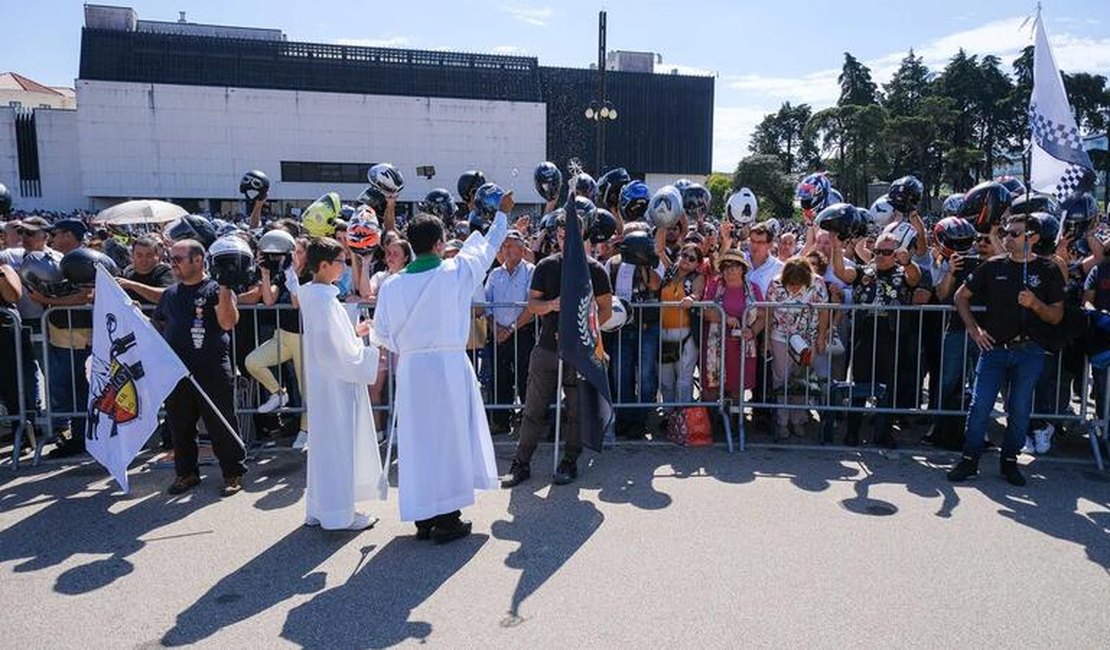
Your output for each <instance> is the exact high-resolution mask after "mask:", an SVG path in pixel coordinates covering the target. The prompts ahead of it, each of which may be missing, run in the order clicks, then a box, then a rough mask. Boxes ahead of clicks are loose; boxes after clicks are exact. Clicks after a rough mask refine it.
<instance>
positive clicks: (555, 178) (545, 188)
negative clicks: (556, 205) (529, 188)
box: [532, 162, 563, 201]
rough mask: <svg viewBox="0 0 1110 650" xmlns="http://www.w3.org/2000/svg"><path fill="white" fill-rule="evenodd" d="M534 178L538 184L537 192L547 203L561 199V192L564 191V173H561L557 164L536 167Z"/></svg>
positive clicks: (543, 164)
mask: <svg viewBox="0 0 1110 650" xmlns="http://www.w3.org/2000/svg"><path fill="white" fill-rule="evenodd" d="M532 176H533V180H534V181H535V182H536V192H538V193H539V195H540V196H542V197H543V199H544V200H545V201H554V200H555V199H558V198H559V192H560V191H562V189H563V172H561V171H559V168H558V167H556V166H555V163H553V162H542V163H540V164H538V165H536V171H535V173H534V174H533V175H532Z"/></svg>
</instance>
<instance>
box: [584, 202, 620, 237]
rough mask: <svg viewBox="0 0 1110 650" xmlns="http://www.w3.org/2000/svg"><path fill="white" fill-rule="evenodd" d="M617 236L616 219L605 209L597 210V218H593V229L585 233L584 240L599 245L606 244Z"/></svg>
mask: <svg viewBox="0 0 1110 650" xmlns="http://www.w3.org/2000/svg"><path fill="white" fill-rule="evenodd" d="M615 234H617V219H616V217H614V216H613V213H612V212H609V211H608V210H606V209H605V208H597V216H596V217H594V224H593V227H592V228H590V229H589V231H588V232H587V233H586V238H587V239H589V240H590V242H591V243H594V244H600V243H603V242H607V241H609V240H610V239H612V238H613V235H615Z"/></svg>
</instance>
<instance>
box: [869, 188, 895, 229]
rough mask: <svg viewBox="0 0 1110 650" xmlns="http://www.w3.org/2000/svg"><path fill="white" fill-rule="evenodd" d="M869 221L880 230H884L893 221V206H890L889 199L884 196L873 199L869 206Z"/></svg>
mask: <svg viewBox="0 0 1110 650" xmlns="http://www.w3.org/2000/svg"><path fill="white" fill-rule="evenodd" d="M869 212H870V213H871V220H872V221H873V222H875V226H876V227H878V228H880V229H882V228H886V227H887V226H888V225H890V223H891V222H892V221H894V217H895V210H894V206H893V205H891V204H890V199H888V198H887V196H886V194H884V195H882V196H880V197H879V198H877V199H875V202H874V203H872V204H871V209H870V210H869Z"/></svg>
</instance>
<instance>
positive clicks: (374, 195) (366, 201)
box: [358, 185, 388, 214]
mask: <svg viewBox="0 0 1110 650" xmlns="http://www.w3.org/2000/svg"><path fill="white" fill-rule="evenodd" d="M387 199H388V197H387V196H386V195H385V193H384V192H382V191H381V190H379V189H378V188H376V187H374V186H373V185H371V186H369V187H367V188H366V189H365V190H363V191H362V194H359V195H358V202H359V203H361V204H363V205H366V206H369V207H370V209H371V210H373V211H374V214H385V206H386V200H387Z"/></svg>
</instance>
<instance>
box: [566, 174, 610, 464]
mask: <svg viewBox="0 0 1110 650" xmlns="http://www.w3.org/2000/svg"><path fill="white" fill-rule="evenodd" d="M566 212H567V217H566V219H567V224H566V232H565V235H566V236H565V237H564V239H563V269H562V277H561V280H562V286H561V289H560V291H559V358H560V359H562V360H563V362H564V363H566V364H567V365H568V366H569V371H570V372H576V373H578V426H579V427H580V431H581V432H582V445H583V446H584V447H587V448H589V449H593V450H594V451H601V442H602V439H603V438H604V437H605V430H606V429H607V428H608V427H609V425H610V424H612V421H613V402H612V398H611V397H610V395H609V377H608V373H607V372H606V370H605V359H604V357H603V351H602V349H601V344H600V339H601V330H600V329H599V327H598V326H599V323H598V322H597V304H596V303H595V301H594V289H593V283H592V282H591V281H590V268H589V266H588V265H587V262H586V248H585V246H583V244H582V228H581V226H580V225H579V222H578V213H577V211H576V210H575V206H574V197H573V196H570V197H568V200H567V206H566Z"/></svg>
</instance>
